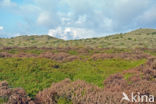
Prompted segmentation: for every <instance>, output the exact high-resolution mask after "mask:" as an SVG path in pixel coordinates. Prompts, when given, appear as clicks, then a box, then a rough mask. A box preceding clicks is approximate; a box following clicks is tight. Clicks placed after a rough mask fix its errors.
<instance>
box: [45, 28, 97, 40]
mask: <svg viewBox="0 0 156 104" xmlns="http://www.w3.org/2000/svg"><path fill="white" fill-rule="evenodd" d="M95 34H96V33H95V32H94V31H92V30H87V29H83V28H73V27H65V28H62V27H58V28H56V29H50V30H49V33H48V35H50V36H53V37H58V38H61V39H65V40H71V39H82V38H91V37H93V36H95Z"/></svg>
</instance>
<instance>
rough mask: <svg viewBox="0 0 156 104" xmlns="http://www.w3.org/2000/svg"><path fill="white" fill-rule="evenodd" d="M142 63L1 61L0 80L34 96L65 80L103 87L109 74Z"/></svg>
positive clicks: (18, 59)
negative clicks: (82, 81)
mask: <svg viewBox="0 0 156 104" xmlns="http://www.w3.org/2000/svg"><path fill="white" fill-rule="evenodd" d="M145 61H146V60H136V61H134V60H133V61H130V60H124V59H105V60H96V61H94V60H87V61H82V60H75V61H72V62H64V63H61V62H56V61H53V60H50V59H45V58H0V80H7V81H8V82H9V84H10V85H11V87H21V88H24V89H25V90H26V92H27V93H28V94H29V96H31V97H33V96H34V95H36V93H37V92H39V91H40V90H43V89H44V88H47V87H49V86H50V85H51V84H52V83H54V82H59V81H61V80H64V79H65V78H70V79H72V80H73V81H74V80H78V79H80V80H85V81H87V82H89V83H92V84H95V85H98V86H100V87H102V86H103V81H104V80H105V79H106V78H107V77H108V76H110V75H111V74H114V73H118V72H122V71H123V70H127V69H131V68H134V67H136V66H138V65H140V64H143V63H144V62H145ZM56 66H57V67H56ZM61 101H62V100H61ZM61 101H60V102H61Z"/></svg>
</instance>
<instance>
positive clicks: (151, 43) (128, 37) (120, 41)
mask: <svg viewBox="0 0 156 104" xmlns="http://www.w3.org/2000/svg"><path fill="white" fill-rule="evenodd" d="M0 46H1V47H15V46H17V47H73V46H76V47H99V48H155V47H156V29H138V30H135V31H132V32H128V33H121V34H114V35H110V36H106V37H101V38H89V39H80V40H68V41H65V40H61V39H57V38H54V37H51V36H48V35H42V36H18V37H14V38H9V39H2V38H1V39H0Z"/></svg>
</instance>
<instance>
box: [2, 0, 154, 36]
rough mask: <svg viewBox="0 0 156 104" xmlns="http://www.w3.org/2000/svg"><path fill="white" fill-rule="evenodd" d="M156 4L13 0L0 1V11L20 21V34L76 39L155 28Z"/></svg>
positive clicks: (131, 0)
mask: <svg viewBox="0 0 156 104" xmlns="http://www.w3.org/2000/svg"><path fill="white" fill-rule="evenodd" d="M23 2H26V0H23ZM155 3H156V2H155V0H98V1H97V0H28V2H26V4H24V3H23V4H19V3H16V0H15V1H14V0H0V8H1V7H3V9H4V7H6V9H7V10H8V9H10V11H11V12H13V13H12V14H14V13H16V14H17V15H16V16H19V17H21V18H22V19H23V20H19V21H20V22H22V23H20V24H24V25H26V26H19V28H17V30H16V31H17V32H19V33H22V34H27V33H29V32H31V33H32V32H34V33H40V32H41V31H42V30H43V31H44V32H48V31H49V34H50V35H52V36H55V37H61V38H63V39H79V38H88V37H93V36H94V37H96V36H97V35H98V36H99V35H101V34H102V35H103V34H106V33H116V32H123V31H127V30H129V29H131V28H138V27H142V26H144V27H145V26H151V25H152V26H155V24H156V22H155V21H156V13H155V11H156V9H155V7H156V5H154V4H155ZM13 18H14V17H13ZM142 24H143V25H142ZM20 27H22V28H23V29H21V28H20ZM49 29H50V30H49ZM22 30H23V31H22ZM21 31H22V32H21ZM44 32H42V33H44Z"/></svg>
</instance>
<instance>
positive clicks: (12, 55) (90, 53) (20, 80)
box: [0, 29, 156, 104]
mask: <svg viewBox="0 0 156 104" xmlns="http://www.w3.org/2000/svg"><path fill="white" fill-rule="evenodd" d="M155 47H156V30H155V29H139V30H136V31H132V32H129V33H125V34H117V35H112V36H107V37H102V38H92V39H81V40H69V41H65V40H61V39H57V38H53V37H50V36H46V35H43V36H19V37H14V38H10V39H0V103H2V104H3V103H4V104H5V103H7V104H106V103H108V104H120V103H121V98H122V92H125V93H127V94H131V92H134V93H135V92H136V93H137V92H139V93H140V94H142V95H144V94H151V95H154V96H156V91H155V89H156V58H155V57H156V49H155ZM123 103H124V104H128V103H129V102H126V101H124V102H123Z"/></svg>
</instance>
